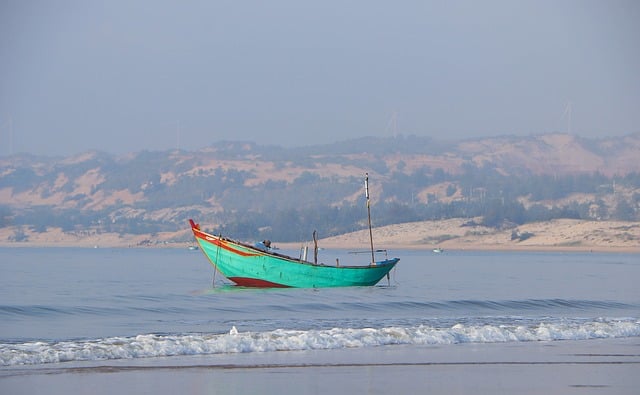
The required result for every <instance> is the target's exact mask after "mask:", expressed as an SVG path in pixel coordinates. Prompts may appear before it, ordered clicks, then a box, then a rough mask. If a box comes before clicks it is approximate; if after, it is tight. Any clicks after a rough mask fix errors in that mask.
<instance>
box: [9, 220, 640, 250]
mask: <svg viewBox="0 0 640 395" xmlns="http://www.w3.org/2000/svg"><path fill="white" fill-rule="evenodd" d="M14 232H15V228H2V229H0V247H3V248H50V247H74V248H185V249H186V248H188V247H189V246H193V245H194V242H193V241H192V239H191V231H190V230H189V229H185V230H181V231H178V232H172V233H158V234H154V235H148V234H146V235H119V234H114V233H105V234H96V233H93V234H87V233H78V232H66V233H65V232H62V230H61V229H59V228H52V229H48V230H47V232H42V233H35V232H29V233H27V235H26V236H27V239H26V241H20V242H16V241H9V240H10V239H11V235H12V234H14ZM231 237H233V236H231ZM373 238H374V244H375V248H376V249H389V250H391V249H406V250H427V251H428V250H433V249H435V248H440V249H442V250H444V251H539V252H542V251H550V252H553V251H556V252H617V253H640V222H622V221H582V220H569V219H561V220H552V221H546V222H537V223H528V224H523V225H520V226H517V227H513V228H509V229H494V228H487V227H484V226H481V225H477V224H476V223H474V222H473V221H470V220H469V219H462V218H458V219H449V220H441V221H421V222H411V223H401V224H393V225H386V226H381V227H376V228H374V229H373ZM175 240H188V241H175ZM272 242H273V243H274V244H275V245H276V246H277V247H279V248H280V249H290V250H296V249H299V248H300V247H301V246H303V245H307V246H313V242H312V241H310V240H309V241H302V242H278V241H277V239H276V238H275V235H274V237H273V238H272ZM318 245H319V246H320V247H321V248H324V249H341V250H356V249H357V250H368V249H369V248H370V240H369V232H368V230H366V229H365V230H359V231H356V232H352V233H347V234H342V235H338V236H332V237H327V238H321V239H320V240H319V241H318Z"/></svg>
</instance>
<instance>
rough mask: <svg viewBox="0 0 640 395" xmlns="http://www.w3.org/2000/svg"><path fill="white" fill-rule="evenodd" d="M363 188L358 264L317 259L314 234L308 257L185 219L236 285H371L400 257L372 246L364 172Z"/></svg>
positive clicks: (203, 248) (213, 261)
mask: <svg viewBox="0 0 640 395" xmlns="http://www.w3.org/2000/svg"><path fill="white" fill-rule="evenodd" d="M365 191H366V198H367V212H368V215H369V235H370V241H371V251H370V253H371V260H370V261H368V262H365V263H364V264H360V265H343V264H341V263H340V262H339V261H338V260H336V262H335V263H332V264H324V263H319V262H318V260H317V256H318V253H317V251H318V246H317V240H316V238H315V234H314V259H313V261H308V260H307V259H306V254H304V255H305V256H302V255H301V256H300V257H298V258H295V257H291V256H287V255H283V254H279V253H276V252H274V251H273V250H272V249H271V248H265V244H266V243H263V244H262V245H261V246H256V245H252V244H249V243H244V242H241V241H237V240H233V239H229V238H227V237H222V236H221V235H218V236H216V235H213V234H210V233H207V232H205V231H203V230H202V229H201V228H200V225H199V224H197V223H195V222H194V221H193V220H192V219H190V220H189V224H190V225H191V230H192V231H193V235H194V237H195V240H196V242H197V243H198V246H199V247H200V250H201V251H202V252H203V253H204V255H205V256H206V257H207V259H208V260H209V262H210V263H211V265H213V267H214V268H215V269H216V270H218V271H219V272H220V273H222V275H223V276H225V277H226V278H227V279H229V280H230V281H232V282H234V283H236V284H237V285H240V286H245V287H297V288H323V287H348V286H372V285H375V284H377V283H378V282H379V281H380V280H381V279H382V278H383V277H384V276H387V278H388V276H389V272H390V271H391V269H393V268H394V267H395V265H396V264H397V263H398V261H399V260H400V259H399V258H388V257H387V256H386V250H374V249H373V237H372V233H371V209H370V205H369V186H368V175H367V177H366V178H365ZM269 244H270V243H269ZM267 247H268V246H267ZM381 252H384V254H385V256H384V258H383V259H380V260H376V256H375V254H376V253H381Z"/></svg>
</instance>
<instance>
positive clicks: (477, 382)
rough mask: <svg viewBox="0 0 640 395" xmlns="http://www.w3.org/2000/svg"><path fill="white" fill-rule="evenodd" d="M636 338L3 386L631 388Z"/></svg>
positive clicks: (117, 367)
mask: <svg viewBox="0 0 640 395" xmlns="http://www.w3.org/2000/svg"><path fill="white" fill-rule="evenodd" d="M639 366H640V341H638V339H637V338H626V339H606V340H587V341H553V342H526V343H506V344H500V343H498V344H496V343H492V344H458V345H453V346H446V347H439V346H385V347H377V348H366V349H341V350H322V351H300V352H268V353H257V354H256V353H251V354H222V355H213V356H194V357H173V358H156V359H148V360H136V361H126V360H125V361H115V362H104V363H100V362H94V363H91V364H89V363H87V364H80V363H76V364H74V365H73V366H69V365H68V364H64V363H63V364H55V365H53V366H44V367H43V366H38V367H35V368H30V367H14V368H9V369H3V370H2V371H0V389H2V392H3V393H11V394H39V393H47V394H61V395H62V394H68V393H78V392H79V393H94V394H113V393H149V394H151V393H153V394H175V393H189V394H205V393H206V394H227V393H234V394H235V393H245V394H246V393H262V394H280V393H285V392H286V393H289V392H290V391H292V389H295V391H296V392H302V393H334V394H353V393H366V394H387V393H401V394H405V393H447V394H456V393H460V394H463V393H464V394H467V393H477V394H514V393H518V394H572V393H580V394H592V393H609V394H614V393H615V394H635V393H637V388H638V385H640V377H638V375H637V372H638V367H639Z"/></svg>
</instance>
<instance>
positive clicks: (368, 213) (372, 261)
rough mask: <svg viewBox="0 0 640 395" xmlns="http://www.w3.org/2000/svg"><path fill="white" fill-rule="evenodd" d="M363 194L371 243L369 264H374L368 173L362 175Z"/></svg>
mask: <svg viewBox="0 0 640 395" xmlns="http://www.w3.org/2000/svg"><path fill="white" fill-rule="evenodd" d="M364 195H365V197H366V198H367V219H368V220H369V241H370V243H371V265H372V266H373V265H375V264H376V257H375V254H374V252H373V233H372V232H371V204H370V202H369V173H365V176H364Z"/></svg>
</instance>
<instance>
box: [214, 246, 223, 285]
mask: <svg viewBox="0 0 640 395" xmlns="http://www.w3.org/2000/svg"><path fill="white" fill-rule="evenodd" d="M220 239H222V234H220V235H219V236H218V249H217V250H216V263H214V264H213V287H214V288H215V287H216V272H217V271H218V259H219V258H218V257H219V256H220Z"/></svg>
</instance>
